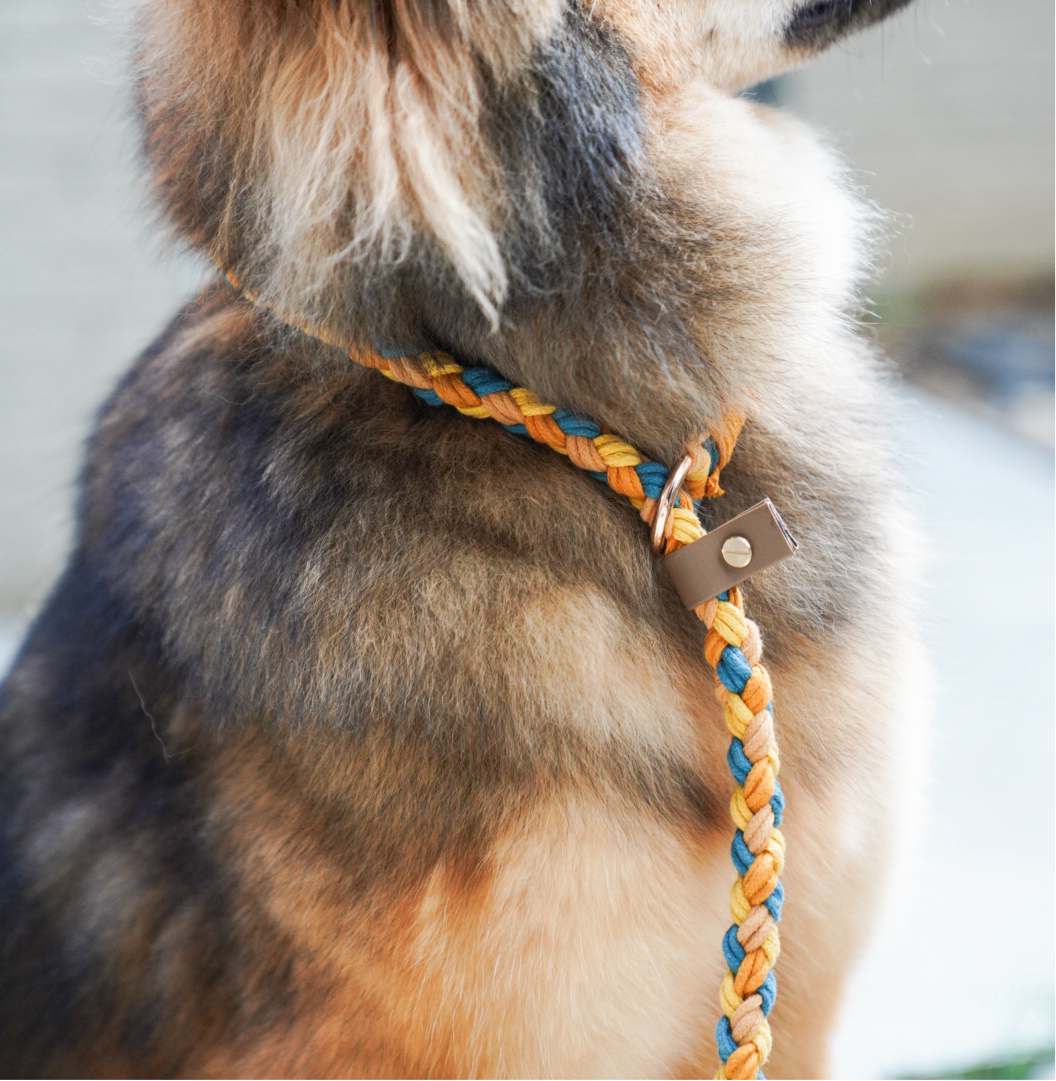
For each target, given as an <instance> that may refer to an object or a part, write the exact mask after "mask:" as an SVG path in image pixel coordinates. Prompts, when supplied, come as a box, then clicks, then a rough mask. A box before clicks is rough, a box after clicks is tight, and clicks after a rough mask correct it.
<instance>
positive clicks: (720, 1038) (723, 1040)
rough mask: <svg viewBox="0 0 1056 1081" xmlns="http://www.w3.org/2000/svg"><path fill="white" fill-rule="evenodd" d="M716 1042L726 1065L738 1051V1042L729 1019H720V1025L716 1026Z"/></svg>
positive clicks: (720, 1056)
mask: <svg viewBox="0 0 1056 1081" xmlns="http://www.w3.org/2000/svg"><path fill="white" fill-rule="evenodd" d="M715 1042H716V1043H717V1044H718V1046H719V1058H721V1059H722V1061H723V1063H725V1062H726V1061H727V1059H729V1057H730V1055H732V1054H733V1053H734V1051H736V1050H737V1041H736V1040H735V1039H734V1038H733V1030H732V1029H731V1028H730V1019H729V1018H728V1017H720V1018H719V1023H718V1024H717V1025H716V1026H715Z"/></svg>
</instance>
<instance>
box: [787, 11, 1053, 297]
mask: <svg viewBox="0 0 1056 1081" xmlns="http://www.w3.org/2000/svg"><path fill="white" fill-rule="evenodd" d="M1053 13H1054V5H1053V3H1052V0H918V2H917V3H916V4H914V5H912V6H911V7H909V8H907V9H906V11H904V12H902V13H901V14H899V15H898V16H896V17H895V18H893V19H891V20H889V21H888V22H886V23H884V24H882V25H880V26H878V27H875V28H874V29H873V30H871V31H869V32H868V33H866V34H862V35H860V36H858V37H855V38H851V39H849V40H847V41H845V42H844V43H842V44H841V45H840V46H839V47H838V48H837V49H835V50H833V51H832V52H831V53H829V54H828V55H826V56H825V57H823V58H822V59H821V60H819V61H818V62H817V63H815V64H812V65H811V66H810V67H808V68H805V69H803V70H801V71H799V72H796V73H795V74H794V75H792V76H790V77H789V78H788V80H787V81H786V82H785V83H784V84H783V86H782V94H783V98H784V100H785V101H786V103H787V104H788V105H789V106H790V107H791V108H793V109H795V110H796V111H797V112H799V113H800V114H802V115H803V116H805V117H807V118H808V119H810V120H811V121H813V122H814V123H816V124H818V125H821V126H822V127H823V128H825V129H826V130H827V131H829V132H830V133H831V134H832V135H833V136H834V138H835V139H836V141H837V143H838V144H839V145H840V147H841V148H842V149H843V150H844V152H845V153H846V154H847V156H848V157H849V158H850V159H851V161H852V162H854V164H855V165H856V166H857V167H858V168H859V170H861V172H862V173H863V174H864V175H863V176H862V178H861V179H862V182H863V183H864V184H865V186H866V188H867V190H868V192H869V194H870V195H871V196H872V198H873V199H874V200H875V201H876V202H878V203H880V204H881V205H882V206H884V207H887V208H890V209H891V210H893V211H895V212H896V213H897V214H898V215H899V216H900V218H901V220H902V226H901V235H900V236H898V237H896V238H895V240H894V242H893V243H892V245H891V256H890V273H889V275H888V276H887V278H886V279H885V281H884V287H885V288H886V289H887V290H890V291H896V292H897V291H902V290H905V289H909V288H913V287H915V286H919V285H930V284H934V283H936V282H945V281H950V280H963V279H976V278H984V279H996V280H998V281H1001V280H1003V279H1009V278H1011V279H1017V278H1021V277H1030V276H1033V275H1045V274H1051V273H1052V246H1053V182H1052V161H1053V108H1052V98H1053V48H1052V46H1053V17H1054V14H1053Z"/></svg>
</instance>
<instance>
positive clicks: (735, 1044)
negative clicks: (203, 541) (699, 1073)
mask: <svg viewBox="0 0 1056 1081" xmlns="http://www.w3.org/2000/svg"><path fill="white" fill-rule="evenodd" d="M227 276H228V278H229V280H230V281H231V282H232V284H233V285H235V286H236V288H240V289H241V288H242V287H241V285H240V284H239V282H238V280H237V279H236V278H235V276H234V275H233V274H231V273H228V275H227ZM243 292H244V293H245V295H246V296H247V299H249V300H250V301H251V302H253V301H254V299H255V298H254V297H252V296H251V295H250V294H249V293H248V292H245V290H243ZM280 318H284V317H281V316H280ZM284 321H285V322H287V323H289V324H290V325H292V326H296V327H298V329H301V330H303V331H304V332H305V333H307V334H309V335H311V336H312V337H316V338H320V339H321V340H323V341H325V342H327V343H328V344H331V345H335V346H338V347H339V348H346V347H345V346H344V345H343V344H341V343H339V342H336V341H334V340H333V339H332V338H331V337H329V336H327V335H326V334H325V332H320V331H319V330H317V329H309V328H307V327H305V326H303V325H300V324H299V323H298V322H296V321H295V320H292V319H289V318H284ZM347 352H348V356H349V358H350V359H351V360H353V361H355V362H356V363H357V364H361V365H363V366H365V367H369V368H374V369H376V370H377V371H379V372H380V373H381V374H382V375H384V376H386V377H387V378H389V379H391V380H393V381H394V382H397V383H402V384H404V385H406V386H408V387H410V388H411V389H412V390H413V391H414V393H415V394H416V395H417V396H418V397H419V398H420V399H421V400H422V401H424V402H426V403H428V404H429V405H434V406H440V405H445V404H446V405H450V406H453V407H454V408H455V409H457V410H458V411H459V412H460V413H463V414H464V415H466V416H470V417H476V418H481V419H483V418H491V419H494V420H496V421H498V422H499V423H500V424H502V425H503V427H505V428H506V429H507V430H508V431H511V432H513V433H515V434H517V435H521V436H527V437H529V438H531V439H533V440H535V441H536V442H538V443H544V444H545V445H546V446H548V447H550V448H551V449H553V450H555V451H557V452H558V453H559V454H562V455H564V456H565V457H567V458H568V459H569V461H571V462H572V463H573V464H574V465H576V466H578V467H579V468H580V469H583V470H585V471H586V472H587V473H589V474H590V475H591V476H593V477H594V478H595V479H597V480H599V481H602V482H603V483H605V484H607V485H608V486H609V487H610V488H612V490H613V491H615V492H618V493H619V494H620V495H623V496H626V497H627V499H628V500H629V501H630V502H631V504H632V505H633V506H634V507H635V509H636V510H637V511H638V512H639V514H640V516H641V518H642V519H643V521H645V522H646V523H647V524H649V525H651V526H652V525H654V522H655V520H656V519H657V518H658V515H663V517H664V521H663V523H662V526H661V527H660V528H661V533H660V540H661V543H660V547H661V548H662V550H663V551H664V552H665V553H667V554H673V553H674V552H676V551H678V550H679V549H681V548H684V547H686V546H688V545H690V544H693V543H695V542H696V541H698V540H701V539H703V538H704V536H705V530H704V527H703V526H702V525H701V522H700V518H699V517H698V515H697V512H696V508H695V506H694V501H695V500H698V499H701V498H710V497H713V496H718V495H722V494H723V491H722V488H721V487H720V486H719V474H720V472H721V470H722V468H723V466H725V465H726V463H727V462H728V461H729V459H730V456H731V455H732V453H733V448H734V444H735V443H736V440H737V436H738V434H739V432H740V428H741V418H739V417H731V418H728V420H727V422H726V424H725V425H724V426H723V428H722V430H720V431H717V432H713V433H711V434H709V435H707V436H702V437H700V438H697V439H694V440H692V441H691V443H690V444H689V445H688V446H687V448H686V455H687V459H688V462H687V463H684V468H683V469H682V470H681V473H682V475H683V479H681V481H680V483H679V484H678V485H677V492H676V493H675V494H674V497H673V502H674V505H673V506H672V507H671V508H670V511H669V512H667V513H665V512H666V510H667V508H666V507H662V504H663V503H664V500H665V497H666V496H667V495H668V490H667V486H668V485H669V478H671V479H674V474H673V473H672V471H670V470H668V468H667V467H665V466H664V465H662V464H661V463H659V462H653V461H650V460H648V459H647V458H645V457H644V456H643V455H641V454H640V453H639V452H638V451H637V450H635V448H634V447H632V446H631V445H630V444H629V443H626V442H625V441H624V440H622V439H621V438H619V436H616V435H613V434H612V433H610V432H606V431H604V430H603V429H602V428H601V426H600V425H598V424H596V423H595V422H594V421H592V420H590V419H589V418H587V417H583V416H580V415H578V414H576V413H573V412H571V411H570V410H567V409H562V408H559V407H557V406H553V405H548V404H546V403H545V402H542V401H540V400H539V399H538V398H537V397H536V396H535V395H534V394H533V393H532V392H531V391H530V390H527V389H526V388H524V387H517V386H514V385H513V384H511V383H510V382H508V381H507V380H506V379H504V378H503V377H502V376H501V375H500V374H499V373H498V372H495V371H493V370H492V369H490V368H465V367H463V366H462V365H460V364H458V363H456V362H455V361H454V360H453V359H452V358H451V357H450V356H448V355H447V354H445V353H439V352H438V353H423V354H421V355H420V356H418V357H409V356H405V355H402V354H400V355H391V356H390V355H384V354H382V353H380V352H375V351H371V350H365V349H359V348H356V347H353V348H349V349H348V350H347ZM694 611H695V612H696V615H697V617H698V618H699V619H700V620H701V621H702V622H703V623H704V626H705V627H706V628H707V634H706V637H705V640H704V655H705V657H706V658H707V660H708V662H709V664H710V665H711V666H712V667H713V668H714V669H715V674H716V693H717V696H718V699H719V703H720V704H721V705H722V706H723V708H724V712H725V719H726V727H727V728H728V729H729V732H730V736H731V740H730V747H729V751H728V753H727V756H726V761H727V764H728V766H729V769H730V772H731V773H732V775H733V778H734V780H735V781H736V784H737V787H736V789H735V790H734V793H733V796H732V798H731V800H730V815H731V817H732V818H733V822H734V825H735V827H736V832H735V834H734V839H733V844H732V846H731V850H730V851H731V856H732V858H733V864H734V867H735V868H736V870H737V880H736V881H735V882H734V884H733V890H732V892H731V896H730V912H731V915H732V916H733V924H732V925H731V926H730V928H729V929H728V930H727V932H726V934H725V936H724V938H723V953H724V954H725V958H726V964H727V970H728V971H727V973H726V976H725V978H724V979H723V982H722V987H721V990H720V994H719V1002H720V1005H721V1007H722V1012H723V1016H722V1017H721V1018H720V1020H719V1023H718V1025H717V1027H716V1042H717V1045H718V1051H719V1058H720V1059H721V1060H722V1066H721V1068H720V1069H719V1072H718V1073H717V1074H716V1078H718V1079H725V1078H731V1079H734V1078H737V1079H740V1078H756V1077H762V1072H761V1071H762V1067H763V1065H764V1064H765V1062H766V1060H767V1058H768V1056H769V1054H770V1048H771V1045H772V1042H773V1041H772V1037H771V1033H770V1025H769V1023H768V1021H767V1018H768V1016H769V1014H770V1011H771V1010H772V1008H773V1005H774V1001H775V999H776V997H777V980H776V977H775V975H774V971H773V968H774V963H775V962H776V961H777V955H778V952H779V949H780V945H779V940H778V931H777V922H778V920H779V919H780V918H781V902H782V898H783V896H784V890H783V888H782V886H781V884H780V882H779V881H778V876H779V875H780V873H781V870H782V867H783V866H784V861H785V841H784V837H783V836H782V834H781V831H780V829H779V828H778V827H779V825H780V823H781V817H782V813H783V810H784V802H785V801H784V796H783V794H782V792H781V786H780V784H779V783H778V780H777V773H778V768H779V759H778V752H777V742H776V739H775V736H774V722H773V706H772V701H771V699H772V696H773V692H772V688H771V684H770V677H769V675H768V674H767V671H766V669H765V668H764V667H763V665H762V663H761V658H762V640H761V638H760V635H759V629H758V627H757V626H756V625H755V623H753V622H752V620H750V619H748V617H747V616H746V615H745V608H744V600H743V597H742V594H741V591H740V589H739V588H738V587H737V586H732V587H731V588H729V589H728V590H726V591H724V592H722V593H719V594H718V596H716V597H714V598H711V599H709V600H707V601H705V602H704V603H703V604H700V605H697V606H696V607H695V608H694Z"/></svg>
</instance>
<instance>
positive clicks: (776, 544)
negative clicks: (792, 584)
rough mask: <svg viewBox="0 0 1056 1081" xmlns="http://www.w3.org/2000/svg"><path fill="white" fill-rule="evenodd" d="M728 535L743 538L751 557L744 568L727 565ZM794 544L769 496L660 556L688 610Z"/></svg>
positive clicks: (792, 549)
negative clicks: (694, 539)
mask: <svg viewBox="0 0 1056 1081" xmlns="http://www.w3.org/2000/svg"><path fill="white" fill-rule="evenodd" d="M731 537H743V538H744V539H745V540H747V541H748V543H749V544H750V545H751V549H752V556H751V559H750V561H749V562H748V564H747V565H746V566H744V567H731V566H730V565H729V564H728V563H727V562H726V560H725V559H724V558H723V555H722V546H723V545H724V544H725V543H726V541H727V540H729V539H730V538H731ZM797 547H798V544H797V543H796V540H795V538H794V537H793V536H792V534H791V533H790V532H789V531H788V527H787V526H786V525H785V523H784V522H783V521H782V519H781V515H780V514H778V513H777V508H776V507H775V506H774V505H773V503H771V502H770V500H769V499H764V500H763V501H762V503H756V505H755V506H754V507H751V508H750V509H749V510H746V511H745V512H744V513H743V514H738V515H737V517H736V518H733V519H731V520H730V521H728V522H724V523H723V524H722V525H720V526H717V527H716V528H715V529H713V530H712V531H711V532H710V533H707V534H705V535H704V536H703V537H701V538H700V540H698V541H694V542H693V543H692V544H687V545H686V546H685V548H680V549H679V550H678V551H677V552H672V553H671V554H670V555H669V556H665V557H664V566H665V567H667V572H668V574H670V575H671V581H673V582H674V583H675V588H676V589H677V590H678V595H679V596H680V597H681V598H682V603H683V604H684V605H685V606H686V607H687V608H690V609H693V608H696V607H697V605H700V604H703V603H704V602H705V601H710V600H711V599H712V597H717V596H718V595H719V594H720V593H725V592H726V590H727V589H729V588H730V587H731V586H735V585H737V584H738V583H740V582H743V581H744V580H745V579H746V578H750V577H751V576H752V575H753V574H756V573H758V572H759V571H761V570H766V568H767V567H772V566H773V565H774V564H775V563H780V562H781V560H782V559H787V558H788V557H789V556H790V555H792V554H793V553H794V552H795V550H796V548H797Z"/></svg>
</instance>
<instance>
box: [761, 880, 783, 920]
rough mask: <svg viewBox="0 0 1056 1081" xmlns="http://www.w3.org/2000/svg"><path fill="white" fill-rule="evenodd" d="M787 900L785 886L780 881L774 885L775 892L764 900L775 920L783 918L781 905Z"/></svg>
mask: <svg viewBox="0 0 1056 1081" xmlns="http://www.w3.org/2000/svg"><path fill="white" fill-rule="evenodd" d="M784 900H785V887H784V886H783V885H782V884H781V883H780V882H778V884H777V885H776V886H775V887H774V892H773V893H772V894H770V896H769V897H767V899H766V900H765V901H764V902H763V904H764V905H766V907H767V910H768V911H769V913H770V915H771V916H773V917H774V921H775V922H776V921H778V920H780V919H781V905H782V903H783V902H784Z"/></svg>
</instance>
